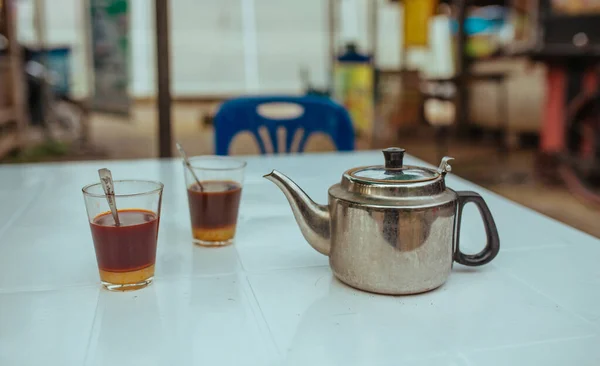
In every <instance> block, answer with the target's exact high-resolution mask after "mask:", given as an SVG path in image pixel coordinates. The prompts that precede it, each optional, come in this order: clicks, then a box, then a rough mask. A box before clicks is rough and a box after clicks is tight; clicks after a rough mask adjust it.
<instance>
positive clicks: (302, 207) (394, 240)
mask: <svg viewBox="0 0 600 366" xmlns="http://www.w3.org/2000/svg"><path fill="white" fill-rule="evenodd" d="M404 152H405V151H404V149H400V148H388V149H385V150H383V154H384V157H385V165H383V166H382V165H377V166H368V167H357V168H353V169H350V170H347V171H346V172H344V174H343V176H342V180H341V182H340V183H337V184H334V185H333V186H331V187H330V188H329V204H328V205H326V206H325V205H319V204H317V203H315V202H314V201H312V200H311V199H310V197H308V196H307V195H306V193H304V191H302V189H301V188H300V187H298V185H296V184H295V183H294V182H293V181H292V180H291V179H289V178H288V177H286V176H285V175H283V174H281V173H280V172H278V171H276V170H274V171H273V172H271V173H270V174H267V175H265V176H264V177H265V178H267V179H269V180H270V181H272V182H274V183H275V184H276V185H277V186H278V187H279V188H280V189H281V190H282V191H283V193H284V194H285V196H286V198H287V199H288V201H289V203H290V206H291V207H292V211H293V213H294V216H295V218H296V221H297V222H298V225H299V226H300V230H301V231H302V234H303V235H304V238H305V239H306V240H307V241H308V242H309V243H310V245H312V246H313V248H315V249H316V250H317V251H319V252H320V253H322V254H325V255H327V256H329V264H330V266H331V269H332V271H333V273H334V274H335V276H336V277H337V278H339V279H340V280H341V281H342V282H345V283H346V284H348V285H350V286H352V287H355V288H358V289H361V290H365V291H369V292H375V293H382V294H394V295H402V294H415V293H420V292H425V291H429V290H432V289H435V288H437V287H439V286H441V285H442V284H443V283H444V282H445V281H446V279H447V278H448V276H449V275H450V270H451V268H452V264H453V262H454V261H456V262H458V263H460V264H464V265H467V266H480V265H483V264H486V263H488V262H490V261H491V260H492V259H494V257H496V255H497V254H498V251H499V250H500V239H499V236H498V230H497V228H496V224H495V222H494V219H493V217H492V214H491V212H490V210H489V208H488V206H487V204H486V203H485V201H484V200H483V198H482V197H481V196H480V195H479V194H477V193H475V192H470V191H459V192H455V191H453V190H452V189H450V188H447V187H446V183H445V176H446V174H447V173H448V172H449V171H450V170H451V167H450V165H449V164H448V162H449V161H450V160H452V158H450V157H444V158H443V159H442V162H441V164H440V166H439V168H438V169H437V170H436V169H429V168H425V167H418V166H407V165H404V163H403V160H404ZM468 202H473V203H475V204H476V205H477V207H478V209H479V212H480V213H481V216H482V219H483V222H484V224H485V231H486V234H487V243H486V245H485V248H484V249H483V250H482V251H481V252H480V253H478V254H473V255H470V254H464V253H462V252H461V251H460V249H459V242H458V241H459V240H458V239H459V232H460V226H461V216H462V211H463V207H464V206H465V204H466V203H468Z"/></svg>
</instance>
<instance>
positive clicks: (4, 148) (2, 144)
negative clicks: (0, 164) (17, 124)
mask: <svg viewBox="0 0 600 366" xmlns="http://www.w3.org/2000/svg"><path fill="white" fill-rule="evenodd" d="M18 147H19V139H18V137H17V133H16V131H12V132H8V133H3V134H1V135H0V159H2V158H4V157H5V156H6V154H8V153H9V152H11V151H12V150H14V149H16V148H18Z"/></svg>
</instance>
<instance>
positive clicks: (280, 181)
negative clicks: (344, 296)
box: [264, 170, 331, 255]
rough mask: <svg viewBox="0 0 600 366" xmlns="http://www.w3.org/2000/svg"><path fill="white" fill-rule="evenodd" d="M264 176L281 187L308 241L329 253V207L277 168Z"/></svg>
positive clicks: (317, 248) (319, 250)
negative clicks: (309, 195) (308, 193)
mask: <svg viewBox="0 0 600 366" xmlns="http://www.w3.org/2000/svg"><path fill="white" fill-rule="evenodd" d="M264 178H267V179H268V180H270V181H271V182H273V183H275V184H276V185H277V187H279V189H281V191H282V192H283V194H284V195H285V197H286V198H287V200H288V202H289V203H290V206H291V207H292V211H293V213H294V217H295V218H296V222H297V223H298V226H300V231H301V232H302V235H304V238H305V239H306V240H307V241H308V243H309V244H310V245H311V246H312V247H313V248H315V249H316V250H317V251H318V252H319V253H321V254H325V255H329V251H330V249H331V241H330V235H331V234H330V229H329V225H330V215H329V209H328V207H327V206H324V205H319V204H317V203H315V202H314V201H313V200H312V199H311V198H310V197H308V195H307V194H306V193H304V191H303V190H302V189H301V188H300V187H298V185H297V184H296V183H294V182H293V181H292V180H291V179H290V178H288V177H286V176H285V175H283V174H281V173H280V172H278V171H277V170H273V171H272V172H271V173H270V174H267V175H265V176H264Z"/></svg>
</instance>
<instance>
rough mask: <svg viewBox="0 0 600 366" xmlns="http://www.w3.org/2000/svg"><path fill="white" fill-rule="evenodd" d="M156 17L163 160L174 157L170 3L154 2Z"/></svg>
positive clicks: (161, 0)
mask: <svg viewBox="0 0 600 366" xmlns="http://www.w3.org/2000/svg"><path fill="white" fill-rule="evenodd" d="M154 4H155V16H156V24H155V27H156V74H157V87H158V105H157V106H158V149H159V156H160V157H161V158H170V157H171V156H172V138H171V75H170V71H171V70H170V65H169V61H170V52H169V51H170V49H169V1H168V0H154Z"/></svg>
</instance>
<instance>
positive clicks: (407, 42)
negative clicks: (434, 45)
mask: <svg viewBox="0 0 600 366" xmlns="http://www.w3.org/2000/svg"><path fill="white" fill-rule="evenodd" d="M437 5H438V0H404V1H401V2H400V6H402V7H403V9H404V22H403V23H404V32H403V35H404V48H407V47H413V46H427V44H428V40H429V19H431V17H432V16H433V15H434V13H435V8H436V7H437Z"/></svg>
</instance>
